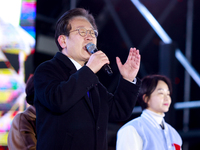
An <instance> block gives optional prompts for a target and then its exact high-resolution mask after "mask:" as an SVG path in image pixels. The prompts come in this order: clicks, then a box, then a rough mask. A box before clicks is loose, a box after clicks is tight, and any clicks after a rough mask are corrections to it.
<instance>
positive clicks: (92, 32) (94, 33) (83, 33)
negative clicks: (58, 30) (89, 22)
mask: <svg viewBox="0 0 200 150" xmlns="http://www.w3.org/2000/svg"><path fill="white" fill-rule="evenodd" d="M74 31H78V33H79V34H80V36H82V37H85V36H86V35H87V33H88V32H89V34H90V35H91V36H92V37H93V38H97V36H98V32H97V30H93V29H92V30H87V29H85V28H78V29H76V30H73V31H70V32H69V33H71V32H74Z"/></svg>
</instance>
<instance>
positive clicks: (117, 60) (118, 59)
mask: <svg viewBox="0 0 200 150" xmlns="http://www.w3.org/2000/svg"><path fill="white" fill-rule="evenodd" d="M116 62H117V66H118V68H121V66H122V62H121V60H120V58H119V57H116Z"/></svg>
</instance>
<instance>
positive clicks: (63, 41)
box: [58, 35, 67, 48]
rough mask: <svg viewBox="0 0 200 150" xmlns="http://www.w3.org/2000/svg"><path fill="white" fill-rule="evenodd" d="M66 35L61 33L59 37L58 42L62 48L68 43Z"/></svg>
mask: <svg viewBox="0 0 200 150" xmlns="http://www.w3.org/2000/svg"><path fill="white" fill-rule="evenodd" d="M66 38H67V37H66V36H65V35H60V36H59V37H58V43H59V44H60V46H61V47H62V48H66V47H67V44H66V41H65V40H66Z"/></svg>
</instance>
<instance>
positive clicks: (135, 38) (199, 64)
mask: <svg viewBox="0 0 200 150" xmlns="http://www.w3.org/2000/svg"><path fill="white" fill-rule="evenodd" d="M140 2H141V3H143V4H144V5H145V6H146V8H147V9H148V10H149V11H150V12H151V13H152V15H153V16H154V17H155V18H156V20H158V22H159V23H160V24H161V26H162V27H163V29H164V30H165V31H166V33H167V34H168V35H169V37H170V38H171V39H172V40H173V44H172V45H169V46H167V48H166V47H165V46H163V44H162V40H161V39H160V37H159V36H158V35H157V34H156V33H155V31H154V30H153V29H152V28H151V26H150V25H149V24H148V22H147V21H146V20H145V19H144V17H143V16H142V15H141V14H140V12H139V11H138V10H137V8H136V7H135V6H134V5H133V3H132V2H131V0H37V12H36V51H35V54H34V69H35V68H36V67H37V66H38V65H39V64H40V63H42V62H43V61H45V60H48V59H51V58H52V57H53V55H54V54H55V53H56V52H57V51H58V49H57V48H56V46H55V42H54V29H55V23H56V21H57V19H58V18H59V17H60V16H61V15H62V14H63V13H64V12H65V11H67V10H69V9H71V8H74V7H82V8H85V9H88V10H89V11H90V12H91V13H92V14H93V15H94V17H95V19H96V23H97V26H98V30H99V37H98V44H97V47H98V49H100V50H102V51H104V52H105V53H106V55H107V56H108V58H109V59H110V66H111V68H112V70H113V72H114V74H113V75H112V76H111V77H109V76H108V75H107V74H105V73H104V72H103V71H100V72H99V73H98V76H99V79H100V81H101V82H102V83H103V84H104V85H105V86H106V87H107V88H108V90H109V91H110V92H113V91H114V90H115V87H116V86H117V85H116V84H117V81H118V78H119V71H118V69H117V65H116V61H115V57H116V56H119V57H120V58H121V60H122V62H124V61H125V60H126V58H127V55H128V51H129V49H130V47H136V48H138V49H139V50H140V53H141V58H142V59H141V68H140V71H139V73H138V77H139V78H143V77H144V76H146V75H149V74H158V73H162V74H165V75H167V76H168V77H169V78H170V79H171V81H172V83H173V91H174V94H173V97H172V98H173V99H172V100H173V102H172V104H171V107H170V111H169V112H168V113H167V114H166V117H165V120H166V121H167V122H169V123H170V124H171V125H172V126H173V127H175V129H176V130H177V131H178V132H179V133H180V134H181V136H182V138H183V142H184V144H183V150H193V149H195V150H197V149H200V115H199V113H200V109H199V108H193V109H185V110H183V109H178V110H177V109H175V107H174V104H175V103H177V102H183V101H198V100H200V95H199V92H200V88H199V86H198V84H197V83H196V82H195V81H194V80H193V79H192V78H191V77H189V78H188V77H186V76H188V75H187V73H185V69H184V67H183V66H182V65H181V63H180V62H179V61H178V60H177V59H176V58H175V55H174V48H179V49H180V50H181V52H182V53H183V54H184V55H185V56H186V55H187V52H188V51H189V55H188V56H187V57H188V59H189V61H190V62H191V65H192V66H193V67H194V68H195V69H196V71H197V72H198V73H200V58H199V57H200V45H199V36H200V29H199V27H200V10H199V8H200V1H199V0H140ZM189 35H191V36H189ZM165 48H166V50H164V49H165ZM163 55H164V56H166V57H161V56H163ZM165 64H168V66H167V67H164V66H165ZM34 69H33V71H34ZM186 82H188V84H186ZM186 93H188V94H186ZM137 105H138V104H137ZM139 115H140V111H138V112H136V111H135V112H134V113H133V114H132V116H131V118H130V119H133V118H135V117H137V116H139ZM127 121H128V120H127ZM127 121H125V122H117V123H116V122H111V123H110V124H109V130H108V139H109V150H114V149H115V142H116V133H117V130H118V129H119V128H120V127H121V126H122V125H123V124H124V123H126V122H127Z"/></svg>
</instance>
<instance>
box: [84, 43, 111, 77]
mask: <svg viewBox="0 0 200 150" xmlns="http://www.w3.org/2000/svg"><path fill="white" fill-rule="evenodd" d="M86 49H87V51H88V52H89V53H91V54H94V53H96V52H97V51H98V49H97V48H96V46H95V45H94V44H93V43H88V44H87V45H86ZM96 55H98V56H97V58H98V59H101V61H99V60H98V61H97V60H96V62H97V64H91V62H90V61H89V62H88V63H87V65H88V66H94V67H95V68H96V69H97V70H94V72H95V73H96V72H97V71H99V69H101V67H102V66H101V63H103V64H104V65H103V69H104V70H105V71H106V73H107V74H108V75H112V74H113V72H112V70H111V68H110V66H109V65H108V63H109V61H108V59H107V56H106V55H105V54H104V53H103V52H101V51H98V53H97V54H96ZM91 57H92V56H91ZM90 59H93V57H92V58H90ZM93 62H95V61H93ZM104 62H107V63H106V64H105V63H104ZM99 65H100V66H99ZM98 67H100V68H98Z"/></svg>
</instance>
